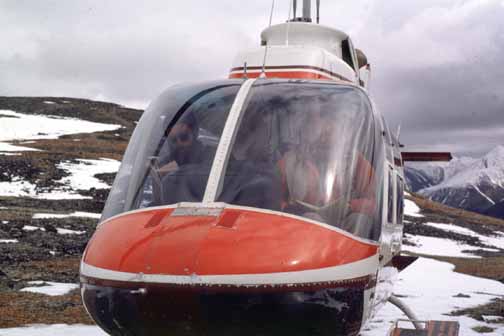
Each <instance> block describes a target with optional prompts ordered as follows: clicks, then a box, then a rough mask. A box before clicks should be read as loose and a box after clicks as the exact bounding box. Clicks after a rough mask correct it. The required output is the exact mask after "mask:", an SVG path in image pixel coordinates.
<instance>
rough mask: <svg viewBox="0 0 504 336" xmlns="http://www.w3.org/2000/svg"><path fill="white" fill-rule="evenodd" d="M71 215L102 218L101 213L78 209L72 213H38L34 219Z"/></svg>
mask: <svg viewBox="0 0 504 336" xmlns="http://www.w3.org/2000/svg"><path fill="white" fill-rule="evenodd" d="M70 217H88V218H96V219H100V217H101V214H99V213H93V212H84V211H76V212H72V213H71V214H54V213H37V214H34V215H33V217H32V219H49V218H70Z"/></svg>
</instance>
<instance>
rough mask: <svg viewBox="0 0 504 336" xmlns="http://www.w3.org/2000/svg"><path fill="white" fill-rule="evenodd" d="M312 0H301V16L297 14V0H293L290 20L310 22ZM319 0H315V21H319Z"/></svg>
mask: <svg viewBox="0 0 504 336" xmlns="http://www.w3.org/2000/svg"><path fill="white" fill-rule="evenodd" d="M311 5H312V0H303V10H302V16H300V17H298V16H297V0H293V9H294V10H293V12H294V18H293V19H292V20H291V21H294V22H312V10H311ZM319 13H320V0H317V23H319V21H320V15H319Z"/></svg>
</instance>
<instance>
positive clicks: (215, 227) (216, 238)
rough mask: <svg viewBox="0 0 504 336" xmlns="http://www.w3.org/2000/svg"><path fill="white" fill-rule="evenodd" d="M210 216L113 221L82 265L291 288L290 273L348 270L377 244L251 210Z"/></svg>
mask: <svg viewBox="0 0 504 336" xmlns="http://www.w3.org/2000/svg"><path fill="white" fill-rule="evenodd" d="M211 210H212V211H211V212H208V211H207V212H206V213H204V212H202V211H200V213H199V214H198V213H197V212H194V213H184V212H183V211H181V210H180V208H179V209H176V210H173V209H157V210H148V211H142V212H136V213H131V214H126V215H123V216H119V217H116V218H114V219H112V220H110V221H108V222H106V223H105V224H102V225H101V226H100V227H99V229H98V230H97V232H96V233H95V235H94V237H93V239H92V240H91V242H90V243H89V246H88V249H87V251H86V253H85V256H84V259H83V262H84V263H85V264H87V265H91V266H94V267H98V268H101V269H106V270H110V271H117V272H125V273H138V274H139V273H142V274H144V275H149V274H158V275H173V276H188V275H198V276H226V275H230V276H236V275H244V276H249V277H250V275H253V274H257V275H263V276H265V275H272V274H276V273H291V274H290V277H287V278H286V279H285V280H286V281H288V280H290V281H291V282H292V281H293V279H291V278H292V277H295V276H296V274H295V272H304V271H316V270H320V269H326V268H334V267H338V266H343V265H350V264H352V263H355V262H359V261H362V260H367V259H369V258H372V257H373V256H376V254H377V245H376V244H372V243H369V242H365V241H362V240H358V239H357V238H355V237H352V236H350V235H349V234H347V233H345V232H343V231H341V230H338V229H334V228H332V227H329V226H327V225H323V224H314V223H312V222H309V221H305V220H300V219H298V218H294V217H290V216H285V215H279V214H272V213H264V212H258V211H252V210H243V209H211ZM110 237H113V239H110ZM95 246H96V247H98V246H99V248H95ZM343 251H344V252H343ZM293 272H294V273H293ZM356 272H357V270H356ZM304 275H305V276H309V274H304ZM355 275H357V276H356V277H355V278H357V277H360V276H362V275H363V274H358V272H357V273H355ZM313 280H314V281H320V280H321V279H320V278H317V277H316V278H314V279H313ZM328 280H329V279H328ZM244 281H245V282H246V281H247V280H246V279H244ZM249 281H252V283H253V282H254V280H253V279H252V278H250V279H249ZM304 281H307V282H309V278H308V279H306V278H305V279H304ZM224 282H225V281H224ZM245 284H247V283H245Z"/></svg>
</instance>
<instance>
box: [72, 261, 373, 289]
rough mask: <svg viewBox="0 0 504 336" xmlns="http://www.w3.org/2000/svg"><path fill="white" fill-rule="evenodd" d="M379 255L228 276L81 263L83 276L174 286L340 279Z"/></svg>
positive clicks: (363, 272)
mask: <svg viewBox="0 0 504 336" xmlns="http://www.w3.org/2000/svg"><path fill="white" fill-rule="evenodd" d="M378 264H379V263H378V254H375V255H373V256H371V257H368V258H366V259H362V260H359V261H356V262H352V263H349V264H345V265H340V266H333V267H325V268H319V269H311V270H305V271H295V272H278V273H263V274H230V275H225V274H223V275H197V274H192V275H166V274H143V273H128V272H120V271H114V270H109V269H104V268H100V267H95V266H92V265H89V264H86V263H85V262H81V268H80V273H81V275H83V276H87V277H91V278H96V279H101V280H112V281H122V282H132V283H153V284H174V285H233V286H240V287H242V286H244V287H253V286H263V285H271V286H276V285H300V284H313V283H320V282H324V283H325V282H339V281H345V280H351V279H355V278H360V277H364V276H368V275H375V274H376V271H377V269H378Z"/></svg>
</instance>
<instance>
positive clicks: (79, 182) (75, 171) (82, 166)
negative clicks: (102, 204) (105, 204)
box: [58, 159, 121, 190]
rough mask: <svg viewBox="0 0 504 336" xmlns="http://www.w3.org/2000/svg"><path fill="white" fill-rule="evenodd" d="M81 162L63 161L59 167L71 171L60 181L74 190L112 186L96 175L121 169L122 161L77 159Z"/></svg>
mask: <svg viewBox="0 0 504 336" xmlns="http://www.w3.org/2000/svg"><path fill="white" fill-rule="evenodd" d="M77 161H79V163H71V162H62V163H61V164H59V165H58V168H61V169H64V170H66V171H68V172H70V173H71V175H70V176H67V177H64V178H63V179H61V180H60V181H58V182H60V183H62V184H65V185H67V186H69V187H70V188H72V189H74V190H78V189H83V190H88V189H91V188H96V189H106V188H110V186H109V185H108V184H106V183H104V182H101V181H100V180H98V179H97V178H96V177H94V175H96V174H103V173H115V172H117V171H118V170H119V166H120V165H121V162H120V161H117V160H110V159H101V160H77Z"/></svg>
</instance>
